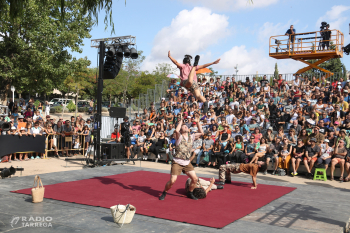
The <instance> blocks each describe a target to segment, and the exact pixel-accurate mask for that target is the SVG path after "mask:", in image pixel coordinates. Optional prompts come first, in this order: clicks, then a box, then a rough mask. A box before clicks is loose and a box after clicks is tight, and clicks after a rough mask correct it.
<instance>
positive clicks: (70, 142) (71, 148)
mask: <svg viewBox="0 0 350 233" xmlns="http://www.w3.org/2000/svg"><path fill="white" fill-rule="evenodd" d="M91 138H92V135H83V134H78V133H76V134H69V135H65V136H62V135H60V134H50V135H47V138H46V141H45V155H44V158H47V156H48V154H49V152H53V155H55V153H56V152H62V155H63V154H64V153H68V154H82V155H84V154H85V153H86V152H88V151H90V150H91V147H90V145H91Z"/></svg>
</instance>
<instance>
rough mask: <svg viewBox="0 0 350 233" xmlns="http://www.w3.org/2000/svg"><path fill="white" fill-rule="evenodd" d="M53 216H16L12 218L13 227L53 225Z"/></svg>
mask: <svg viewBox="0 0 350 233" xmlns="http://www.w3.org/2000/svg"><path fill="white" fill-rule="evenodd" d="M51 222H52V217H49V216H47V217H43V216H29V217H27V216H21V217H20V216H14V217H12V220H11V222H10V223H11V227H12V228H14V227H52V223H51Z"/></svg>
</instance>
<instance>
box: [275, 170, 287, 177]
mask: <svg viewBox="0 0 350 233" xmlns="http://www.w3.org/2000/svg"><path fill="white" fill-rule="evenodd" d="M277 175H279V176H285V175H286V171H285V170H284V169H282V168H278V169H277Z"/></svg>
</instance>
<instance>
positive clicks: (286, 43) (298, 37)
mask: <svg viewBox="0 0 350 233" xmlns="http://www.w3.org/2000/svg"><path fill="white" fill-rule="evenodd" d="M327 31H330V32H331V36H330V38H329V40H323V34H324V33H326V32H327ZM327 31H315V32H304V33H296V34H293V35H278V36H271V37H270V46H269V53H270V54H278V53H281V54H282V53H287V54H288V55H294V54H315V53H320V52H321V51H324V52H336V53H338V54H339V55H342V54H343V51H342V47H343V46H344V35H343V33H342V32H341V31H339V30H335V29H334V30H327ZM326 43H329V48H328V49H327V48H325V50H323V45H325V44H326Z"/></svg>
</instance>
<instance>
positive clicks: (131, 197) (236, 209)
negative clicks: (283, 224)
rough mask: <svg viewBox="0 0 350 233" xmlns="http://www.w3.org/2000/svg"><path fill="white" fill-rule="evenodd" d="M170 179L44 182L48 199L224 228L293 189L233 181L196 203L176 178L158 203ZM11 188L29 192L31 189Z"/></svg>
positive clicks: (141, 175) (136, 176) (135, 176)
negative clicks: (115, 207) (125, 208)
mask: <svg viewBox="0 0 350 233" xmlns="http://www.w3.org/2000/svg"><path fill="white" fill-rule="evenodd" d="M169 178H170V175H169V174H164V173H158V172H147V171H137V172H130V173H124V174H120V175H113V176H105V177H95V178H92V179H87V180H79V181H72V182H65V183H59V184H53V185H46V186H45V198H49V199H54V200H60V201H66V202H74V203H78V204H84V205H91V206H100V207H105V208H109V207H111V206H113V205H117V204H128V203H130V204H132V205H134V206H136V213H137V214H142V215H146V216H152V217H157V218H163V219H169V220H174V221H178V222H186V223H191V224H197V225H203V226H208V227H215V228H222V227H224V226H226V225H228V224H230V223H232V222H233V221H236V220H237V219H240V218H242V217H244V216H246V215H248V214H250V213H252V212H253V211H255V210H257V209H259V208H261V207H262V206H264V205H266V204H268V203H270V202H271V201H273V200H275V199H277V198H280V197H281V196H283V195H285V194H287V193H289V192H291V191H293V190H294V189H295V188H290V187H281V186H274V185H262V184H259V185H258V189H256V190H252V189H250V187H251V183H243V182H232V184H226V185H225V187H224V189H222V190H213V191H211V192H210V193H209V194H208V196H207V198H205V199H202V200H198V201H194V200H191V199H189V198H187V197H185V196H184V195H185V181H186V180H187V176H178V179H177V181H176V183H175V185H174V186H173V187H172V189H171V190H170V191H169V193H168V195H167V196H166V198H165V200H164V201H159V200H158V197H159V196H160V194H161V192H162V191H163V189H164V186H165V183H166V182H167V181H168V180H169ZM233 178H234V175H233ZM43 182H44V183H45V180H43ZM12 192H16V193H22V194H31V189H22V190H18V191H12Z"/></svg>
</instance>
